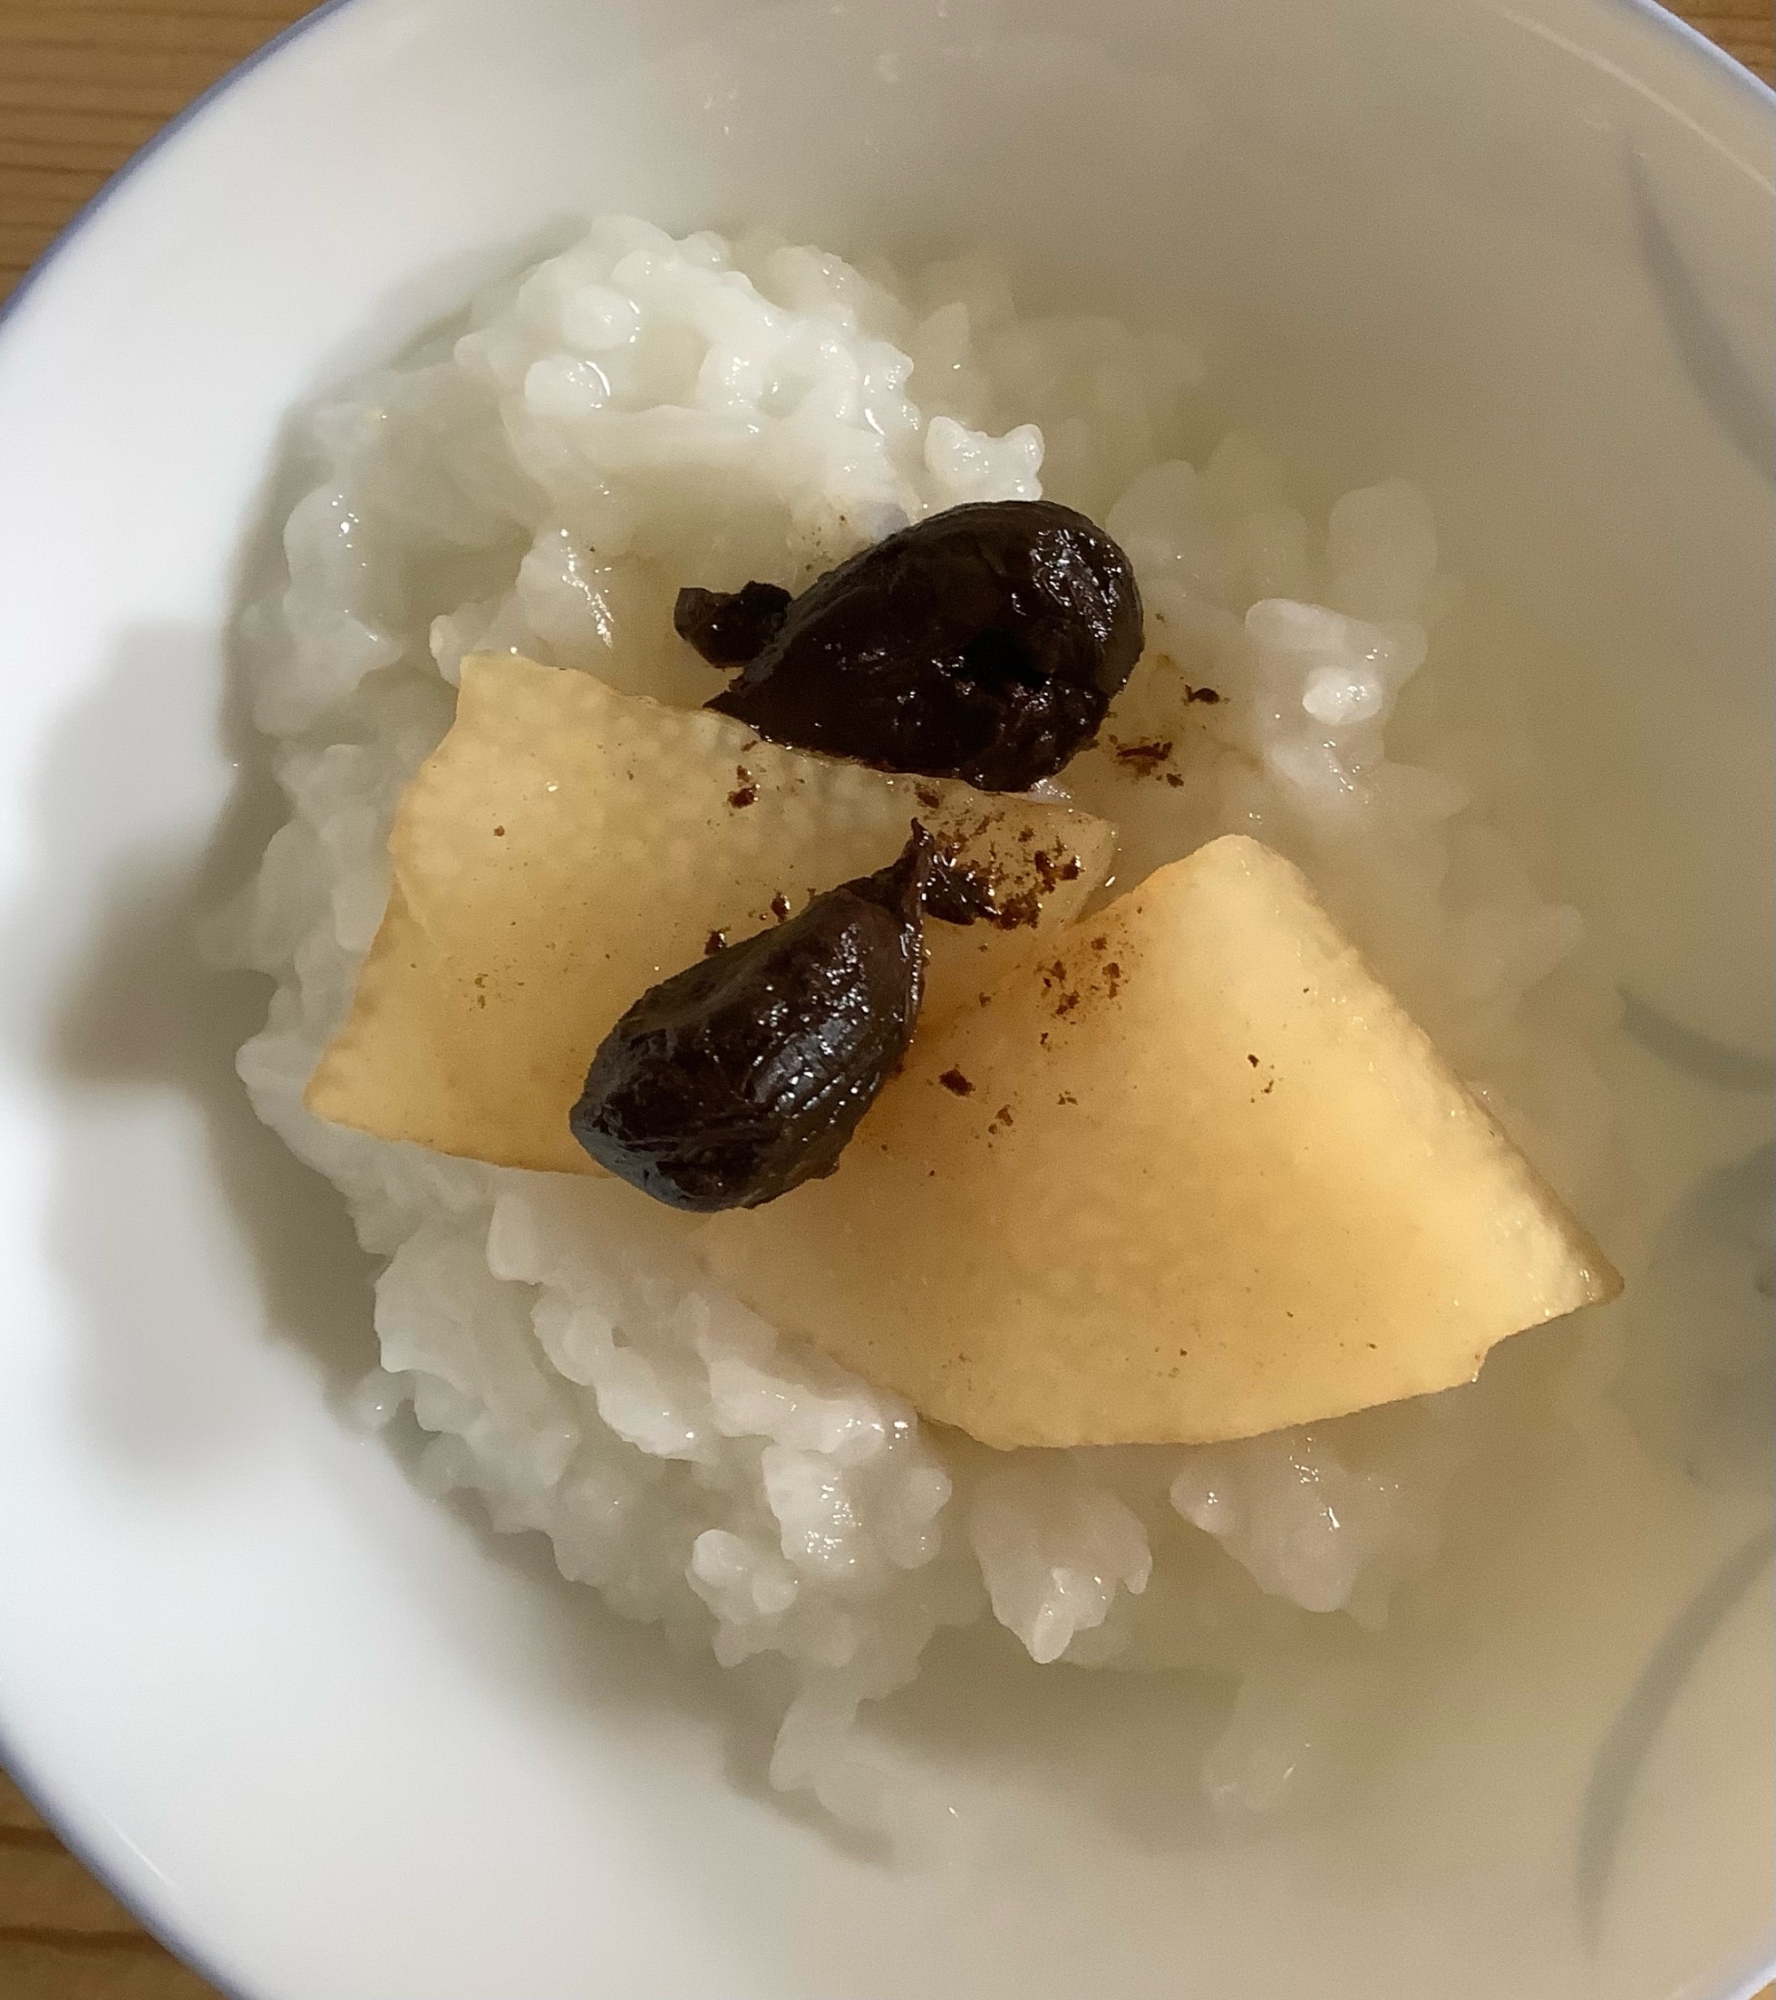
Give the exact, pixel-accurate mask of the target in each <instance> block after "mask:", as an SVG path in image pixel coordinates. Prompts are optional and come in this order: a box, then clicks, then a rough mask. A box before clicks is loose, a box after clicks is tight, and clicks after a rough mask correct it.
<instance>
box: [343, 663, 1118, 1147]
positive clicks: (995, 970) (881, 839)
mask: <svg viewBox="0 0 1776 2000" xmlns="http://www.w3.org/2000/svg"><path fill="white" fill-rule="evenodd" d="M915 818H917V819H919V820H921V821H922V822H923V823H924V824H925V825H927V826H928V827H929V828H930V829H931V830H932V832H933V833H934V834H935V835H937V836H938V838H939V839H940V840H942V839H944V838H945V837H946V836H949V837H954V838H955V839H957V840H958V841H959V843H960V852H961V854H962V856H963V858H964V859H966V860H967V861H968V862H969V863H970V865H971V866H974V867H976V868H979V869H980V870H982V871H983V872H984V873H985V874H986V875H987V877H988V878H989V879H990V880H991V881H992V882H993V884H994V887H995V892H996V894H997V896H998V898H999V899H1000V901H1001V903H1002V905H1003V904H1006V903H1014V902H1017V901H1019V900H1020V899H1021V900H1023V901H1024V902H1025V903H1026V905H1027V907H1028V909H1029V910H1030V911H1031V912H1032V913H1033V914H1036V915H1037V917H1038V921H1037V923H1036V924H1035V925H1034V926H1033V927H1020V928H1014V929H1010V930H1005V929H1000V928H998V927H997V926H995V925H992V924H984V923H983V924H975V925H973V926H971V927H970V928H968V929H960V928H957V927H955V926H951V925H946V924H939V923H935V922H933V923H931V924H929V925H928V926H927V931H926V936H927V940H928V945H929V951H930V965H929V973H928V979H927V987H926V1002H925V1010H924V1018H925V1019H926V1020H928V1021H933V1022H935V1021H939V1020H941V1019H942V1018H943V1016H944V1015H945V1013H946V1012H949V1011H953V1010H954V1009H955V1008H956V1007H958V1006H959V1005H961V1004H963V1003H964V1002H966V1003H968V1004H970V1005H973V1004H975V1003H976V1002H977V1001H978V998H979V995H980V994H981V993H982V992H984V991H985V990H987V988H988V987H989V986H991V985H992V984H993V983H994V982H996V981H997V980H999V979H1001V978H1002V977H1003V976H1004V975H1005V973H1006V972H1007V971H1008V970H1009V969H1010V968H1011V967H1012V966H1014V965H1016V964H1017V963H1019V962H1020V961H1021V960H1023V959H1026V958H1029V957H1030V956H1032V955H1033V954H1035V953H1037V952H1039V951H1041V950H1043V949H1045V948H1046V942H1047V939H1048V937H1049V936H1050V935H1051V934H1052V933H1054V932H1055V931H1056V930H1057V929H1058V928H1059V927H1060V926H1062V925H1064V924H1065V923H1066V922H1067V920H1068V919H1069V918H1070V917H1072V916H1073V915H1074V914H1075V913H1076V912H1077V911H1078V910H1079V908H1080V907H1081V906H1082V904H1083V903H1084V901H1085V898H1086V897H1087V896H1088V895H1089V894H1090V893H1091V891H1092V890H1093V889H1094V888H1096V887H1097V885H1098V884H1099V883H1100V882H1101V881H1102V880H1103V879H1104V877H1105V875H1106V874H1107V873H1108V871H1109V867H1110V861H1111V856H1112V854H1113V851H1114V845H1115V836H1114V834H1113V833H1112V831H1111V829H1110V828H1109V826H1108V825H1106V823H1105V822H1104V821H1102V820H1097V819H1092V818H1090V817H1089V816H1088V815H1086V814H1083V813H1076V812H1073V811H1070V810H1069V809H1067V808H1066V807H1063V806H1057V805H1039V804H1035V803H1032V802H1031V801H1028V800H1025V799H1022V798H1005V797H996V796H989V795H987V794H985V793H981V792H977V791H975V790H973V789H972V788H971V787H970V786H967V785H963V784H957V783H953V782H947V781H944V780H941V779H935V778H910V777H893V776H888V775H885V774H884V773H882V772H879V771H871V770H866V769H864V768H863V767H862V766H861V765H857V764H845V763H839V762H835V761H834V760H832V759H829V758H823V757H811V756H808V755H806V754H804V753H803V752H800V751H796V750H783V749H778V748H777V747H775V746H774V745H772V744H769V743H762V742H760V741H759V740H758V738H757V737H755V736H754V735H753V733H752V731H751V730H749V729H747V728H746V727H745V726H744V725H743V724H741V723H737V722H733V721H731V720H729V719H728V718H727V717H725V716H719V715H711V714H708V713H705V712H703V711H701V710H688V711H687V710H682V709H672V708H664V707H662V706H660V705H659V704H658V703H657V702H652V701H649V700H646V699H645V698H643V697H640V696H635V695H624V694H618V693H617V692H616V691H615V690H614V689H612V688H610V687H608V686H606V685H605V684H604V683H603V682H602V681H598V680H595V679H593V678H592V677H591V676H589V675H586V674H579V673H569V672H561V671H558V670H556V669H555V668H552V667H542V666H538V665H537V664H536V663H535V662H534V661H531V660H525V659H519V658H516V657H514V656H511V655H494V654H488V655H483V656H479V657H474V658H471V659H468V660H465V661H464V663H463V673H462V692H461V695H460V697H459V698H458V702H457V711H456V720H455V722H454V724H453V725H452V727H451V729H450V732H449V734H448V735H447V736H446V737H445V738H444V741H443V742H442V743H441V744H440V745H439V746H438V749H437V750H436V751H435V752H434V753H433V755H432V757H431V758H430V759H429V760H428V761H427V763H426V764H425V766H424V767H423V768H422V769H421V771H420V772H419V774H418V775H417V776H416V777H415V779H414V780H413V783H412V784H411V785H410V786H409V787H408V790H407V792H406V794H405V796H404V797H403V798H402V801H401V805H400V809H399V812H398V813H397V815H396V819H395V825H394V831H393V833H392V834H391V836H390V840H389V852H390V856H391V858H392V861H393V864H394V871H393V873H394V879H393V885H392V888H391V892H390V896H389V904H388V910H387V914H386V915H385V917H384V919H383V923H382V928H381V930H380V931H379V932H378V933H377V936H376V940H375V942H374V944H373V945H372V946H371V948H370V952H369V955H368V957H367V958H366V960H365V963H364V966H363V968H362V970H361V972H360V974H359V978H358V985H357V991H356V994H355V997H354V1000H353V1004H352V1009H351V1013H350V1015H349V1017H348V1019H347V1020H346V1022H345V1025H344V1026H343V1027H342V1028H341V1029H340V1031H339V1033H338V1035H337V1036H336V1037H335V1039H334V1041H333V1043H332V1044H331V1046H330V1047H329V1048H328V1049H327V1051H326V1053H325V1054H324V1055H323V1056H322V1058H321V1061H320V1064H319V1066H318V1067H317V1068H316V1070H315V1073H314V1076H313V1078H312V1079H311V1080H310V1083H309V1086H308V1091H307V1095H306V1098H305V1100H304V1101H305V1102H306V1104H307V1105H308V1108H309V1109H310V1110H311V1111H312V1112H314V1113H315V1114H316V1115H317V1116H318V1117H321V1118H326V1119H330V1120H332V1121H333V1122H335V1123H337V1124H341V1125H350V1126H354V1127H356V1128H357V1129H358V1130H360V1131H364V1132H371V1133H374V1134H376V1135H377V1136H378V1137H380V1138H386V1139H412V1140H416V1141H418V1143H419V1144H421V1145H423V1146H430V1147H432V1148H434V1149H435V1150H436V1151H438V1152H442V1153H456V1154H460V1155H463V1156H466V1157H468V1158H472V1159H480V1160H489V1161H492V1162H493V1163H495V1164H496V1165H500V1166H512V1167H537V1168H544V1169H553V1170H556V1171H561V1172H571V1173H595V1172H598V1171H599V1169H597V1168H595V1167H594V1166H593V1164H592V1162H591V1161H590V1160H589V1159H588V1158H587V1157H586V1155H585V1154H584V1153H583V1152H582V1151H581V1150H580V1148H579V1146H578V1145H576V1144H575V1142H574V1140H573V1138H572V1137H571V1135H570V1134H569V1131H568V1125H567V1114H568V1110H569V1108H570V1107H571V1105H572V1104H573V1102H574V1100H575V1099H576V1098H577V1097H578V1096H579V1093H580V1087H581V1085H582V1083H583V1082H584V1081H585V1075H586V1066H587V1064H588V1063H589V1062H590V1060H591V1058H592V1054H593V1051H594V1050H595V1049H596V1048H597V1046H598V1044H599V1042H600V1041H602V1040H603V1038H604V1036H605V1034H606V1032H607V1031H608V1030H609V1029H610V1028H611V1026H612V1025H613V1024H614V1023H615V1022H616V1020H617V1018H618V1017H619V1015H621V1014H622V1013H623V1012H624V1011H625V1009H627V1008H628V1007H629V1006H630V1005H631V1004H632V1003H633V1002H634V1001H636V1000H638V999H639V998H640V997H641V995H642V994H643V993H644V992H645V991H646V990H647V988H648V987H649V986H651V985H653V984H654V983H655V982H656V981H658V980H660V979H661V978H664V977H665V976H666V975H668V974H669V973H674V972H678V971H680V970H682V969H683V968H684V967H685V966H687V965H690V964H692V963H693V962H694V961H695V960H696V959H698V958H699V957H701V956H702V954H703V952H704V950H705V948H706V946H707V944H708V942H709V940H710V939H711V937H712V936H714V935H716V934H718V933H720V934H724V935H725V936H726V937H727V939H728V941H729V942H730V943H733V942H737V941H738V940H739V939H740V938H743V937H748V936H750V935H751V934H752V933H753V932H755V931H758V930H760V929H762V928H764V927H765V926H766V925H768V924H770V923H773V922H775V921H776V920H777V917H778V915H780V914H782V913H784V912H786V911H788V910H791V909H797V910H799V909H800V908H802V906H803V905H804V904H805V903H806V901H807V900H808V898H809V896H810V895H812V894H813V893H815V892H816V891H818V890H821V889H827V888H831V887H832V886H833V885H834V884H835V883H838V882H843V881H846V880H848V879H850V878H852V877H854V876H858V875H863V874H867V873H869V872H870V871H871V870H873V869H876V868H880V867H882V866H883V865H884V864H886V863H887V862H889V861H892V860H893V859H894V857H895V855H896V854H898V853H899V852H900V850H901V848H902V846H903V845H904V844H905V842H906V839H907V835H908V830H909V828H910V826H911V824H912V822H913V820H914V819H915Z"/></svg>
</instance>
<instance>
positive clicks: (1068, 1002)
mask: <svg viewBox="0 0 1776 2000" xmlns="http://www.w3.org/2000/svg"><path fill="white" fill-rule="evenodd" d="M1078 1005H1079V995H1078V994H1077V993H1063V994H1062V995H1061V997H1060V998H1059V999H1058V1000H1057V1001H1056V1002H1055V1019H1056V1020H1057V1021H1064V1020H1065V1019H1066V1018H1067V1016H1068V1015H1069V1014H1071V1013H1072V1011H1073V1009H1074V1008H1075V1007H1077V1006H1078Z"/></svg>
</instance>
